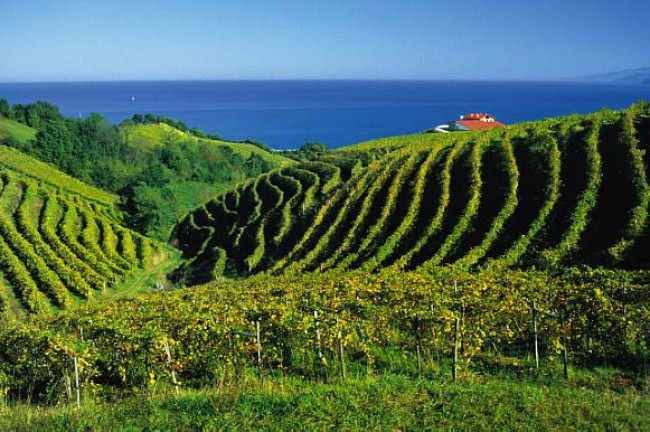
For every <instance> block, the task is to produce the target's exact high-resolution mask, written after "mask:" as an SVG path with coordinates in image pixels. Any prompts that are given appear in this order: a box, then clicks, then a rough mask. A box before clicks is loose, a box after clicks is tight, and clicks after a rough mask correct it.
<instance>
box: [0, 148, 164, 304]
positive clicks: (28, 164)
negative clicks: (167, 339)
mask: <svg viewBox="0 0 650 432" xmlns="http://www.w3.org/2000/svg"><path fill="white" fill-rule="evenodd" d="M116 199H117V197H116V196H115V195H112V194H110V193H107V192H105V191H102V190H100V189H97V188H94V187H91V186H88V185H86V184H84V183H82V182H80V181H78V180H76V179H73V178H71V177H69V176H67V175H66V174H64V173H62V172H60V171H58V170H56V169H55V168H53V167H51V166H49V165H47V164H45V163H42V162H39V161H37V160H34V159H33V158H31V157H29V156H26V155H24V154H22V153H20V152H18V151H16V150H14V149H10V148H7V147H4V146H0V309H1V310H2V311H5V312H9V313H10V315H13V316H22V315H24V314H25V312H29V313H38V312H48V311H50V310H57V309H64V308H67V307H69V306H71V305H74V304H77V303H80V302H83V301H86V300H89V299H92V298H93V297H94V296H97V295H99V294H100V293H101V294H105V293H106V292H110V291H111V290H112V289H113V288H115V287H117V286H118V285H119V284H120V283H121V282H122V281H123V280H124V279H125V278H127V277H128V276H130V275H133V274H134V272H136V271H138V270H140V269H151V268H152V267H153V266H154V265H157V264H159V263H160V262H161V261H163V260H166V259H168V258H169V252H168V251H167V250H166V248H165V247H164V245H163V244H161V243H158V242H155V241H152V240H150V239H148V238H145V237H143V236H141V235H139V234H137V233H135V232H133V231H130V230H128V229H126V228H125V227H124V226H123V225H121V223H120V220H119V217H118V213H117V212H116V210H115V207H114V204H115V201H116Z"/></svg>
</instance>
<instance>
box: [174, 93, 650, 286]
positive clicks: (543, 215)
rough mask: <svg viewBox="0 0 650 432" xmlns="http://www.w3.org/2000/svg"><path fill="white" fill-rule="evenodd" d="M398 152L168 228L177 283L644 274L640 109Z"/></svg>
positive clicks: (318, 173)
mask: <svg viewBox="0 0 650 432" xmlns="http://www.w3.org/2000/svg"><path fill="white" fill-rule="evenodd" d="M393 142H399V139H397V140H392V139H388V140H384V141H380V142H378V143H375V144H374V145H372V144H364V145H363V146H362V148H366V149H368V148H372V149H374V150H375V152H374V154H375V155H376V154H377V152H376V150H377V146H379V149H380V150H381V151H380V152H379V154H381V153H382V152H383V153H384V155H383V156H381V157H379V158H378V159H376V160H374V161H369V162H368V164H367V166H364V167H363V168H359V169H357V170H355V171H354V172H353V173H352V172H350V173H348V175H345V176H342V175H341V173H340V167H338V166H336V165H335V164H334V163H332V161H335V160H336V158H334V156H333V155H328V158H329V159H327V160H325V159H323V160H321V161H314V162H310V163H306V164H302V165H297V166H294V167H290V168H284V169H281V170H274V171H272V172H270V173H267V174H264V175H262V176H260V177H258V178H257V179H255V180H252V181H250V182H248V183H246V184H244V185H241V186H239V187H238V188H236V189H233V190H231V191H229V192H228V193H226V194H223V195H220V196H218V197H216V198H214V199H212V200H211V201H209V202H207V203H206V204H205V205H204V206H203V207H201V208H200V209H198V210H196V211H194V212H192V213H190V214H189V215H187V216H186V217H185V218H184V219H183V220H182V221H181V223H180V224H179V225H178V227H177V230H176V236H177V241H178V245H179V247H180V248H181V250H182V251H183V253H184V257H185V258H186V260H187V261H186V263H185V265H184V267H183V268H182V269H181V270H179V272H177V278H178V279H179V280H186V281H194V282H203V281H207V280H210V279H212V278H214V277H216V276H219V275H222V274H225V275H228V276H231V277H232V276H244V275H250V274H253V273H258V272H263V271H270V272H272V273H275V274H279V273H286V272H302V271H324V270H327V269H338V270H349V269H362V270H365V271H374V270H376V269H379V268H382V267H387V266H392V267H396V268H399V269H403V270H411V269H416V268H423V269H426V268H434V267H436V266H440V265H447V264H452V265H454V266H455V267H459V268H471V267H475V266H480V265H489V266H505V267H509V266H529V265H534V266H556V265H559V264H571V265H575V264H590V265H605V266H611V267H647V266H648V265H649V264H650V261H649V258H648V254H647V253H646V252H647V247H648V244H649V243H648V241H649V240H648V239H649V238H650V230H649V229H648V225H647V223H646V221H647V219H648V203H649V200H650V187H649V186H648V170H649V169H650V162H649V161H648V157H647V152H648V150H649V149H650V112H649V110H648V106H647V105H643V104H639V105H636V106H634V107H632V108H631V109H630V110H627V111H622V112H610V111H603V112H600V113H596V114H591V115H585V116H572V117H567V118H559V119H550V120H546V121H541V122H532V123H526V124H522V125H515V126H511V127H509V128H507V130H505V131H501V130H497V131H496V132H490V133H478V134H462V133H459V134H447V135H432V136H431V138H430V139H428V140H427V139H424V137H423V136H418V137H413V138H411V139H409V140H406V141H405V142H404V144H402V145H396V144H395V145H392V143H393ZM386 143H391V145H390V146H388V147H387V146H386V145H385V144H386ZM391 149H392V150H391ZM348 151H349V150H348ZM332 153H333V154H339V155H341V154H348V153H346V150H344V151H342V152H332ZM350 157H351V158H357V157H359V156H358V153H357V154H355V153H350Z"/></svg>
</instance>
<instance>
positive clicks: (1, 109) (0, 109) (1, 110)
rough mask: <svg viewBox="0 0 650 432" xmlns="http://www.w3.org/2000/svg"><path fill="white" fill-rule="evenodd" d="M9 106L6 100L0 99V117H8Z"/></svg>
mask: <svg viewBox="0 0 650 432" xmlns="http://www.w3.org/2000/svg"><path fill="white" fill-rule="evenodd" d="M10 111H11V106H10V105H9V102H7V99H0V117H9V113H10Z"/></svg>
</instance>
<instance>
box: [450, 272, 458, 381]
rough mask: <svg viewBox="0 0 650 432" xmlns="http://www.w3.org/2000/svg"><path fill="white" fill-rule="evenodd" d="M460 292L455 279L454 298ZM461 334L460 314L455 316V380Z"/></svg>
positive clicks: (453, 372)
mask: <svg viewBox="0 0 650 432" xmlns="http://www.w3.org/2000/svg"><path fill="white" fill-rule="evenodd" d="M457 293H458V284H457V282H456V281H454V298H455V297H456V294H457ZM459 334H460V319H459V318H458V316H456V318H454V353H453V359H452V368H451V376H452V377H453V379H454V381H456V380H457V379H458V339H459Z"/></svg>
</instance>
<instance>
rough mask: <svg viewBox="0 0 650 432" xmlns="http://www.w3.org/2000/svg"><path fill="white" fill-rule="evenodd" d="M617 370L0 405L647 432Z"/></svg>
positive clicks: (77, 422) (44, 412)
mask: <svg viewBox="0 0 650 432" xmlns="http://www.w3.org/2000/svg"><path fill="white" fill-rule="evenodd" d="M617 379H619V371H616V370H611V369H603V370H592V371H589V370H585V371H581V372H580V373H579V375H577V376H576V378H574V379H573V380H571V381H569V382H567V381H565V380H563V379H562V378H559V377H548V376H541V377H540V376H526V377H516V376H514V375H510V374H507V373H506V374H497V375H492V376H475V377H468V378H465V379H462V380H460V381H459V382H456V383H454V382H452V381H450V380H448V379H436V380H431V379H428V378H426V377H417V376H408V375H400V374H386V375H382V376H365V375H362V376H355V377H351V378H349V379H348V380H347V381H342V380H341V379H338V378H337V379H332V380H330V382H327V383H321V382H315V381H305V380H301V379H299V378H282V377H280V376H275V377H267V378H266V379H265V380H264V382H263V383H262V382H260V381H259V380H258V379H256V378H255V377H254V374H253V373H252V372H251V373H248V374H245V375H244V376H243V377H241V378H240V379H239V380H238V381H236V382H228V383H225V384H215V386H214V387H210V388H200V389H190V388H182V389H181V390H180V392H179V394H178V395H176V394H174V392H173V389H172V388H170V387H166V386H164V385H163V386H159V387H158V388H157V390H156V391H155V392H152V394H149V395H148V396H130V397H128V398H126V399H123V400H119V401H117V402H114V403H109V402H98V401H93V400H92V399H91V398H89V397H86V398H84V400H83V404H82V408H81V409H80V410H77V409H76V407H74V406H73V405H58V406H53V407H43V406H40V407H39V406H33V405H25V404H23V405H14V406H9V407H5V408H0V428H1V429H2V430H16V431H21V430H30V431H41V430H42V431H50V430H51V431H55V430H70V431H74V430H102V431H108V430H129V431H139V430H151V431H153V430H156V431H163V430H318V431H320V430H359V431H361V430H363V431H365V430H463V431H465V430H477V431H479V430H480V431H508V430H527V431H528V430H530V431H535V430H544V431H547V430H561V431H647V430H650V423H648V418H650V397H649V396H650V394H649V393H648V389H647V385H646V386H645V387H644V388H639V387H635V386H633V385H629V384H626V385H623V386H621V385H618V384H616V382H617V381H616V380H617Z"/></svg>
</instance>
